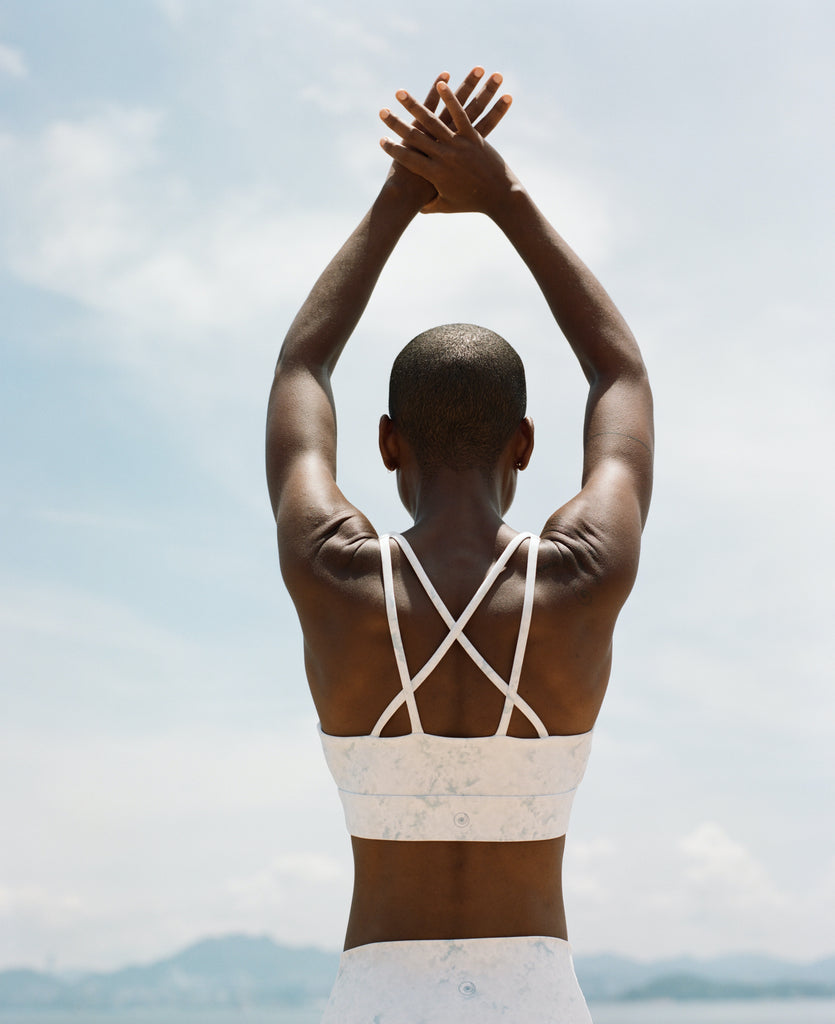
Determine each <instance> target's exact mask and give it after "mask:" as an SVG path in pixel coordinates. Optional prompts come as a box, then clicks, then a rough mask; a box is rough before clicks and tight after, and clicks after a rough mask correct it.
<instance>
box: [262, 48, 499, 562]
mask: <svg viewBox="0 0 835 1024" xmlns="http://www.w3.org/2000/svg"><path fill="white" fill-rule="evenodd" d="M483 73H484V72H483V69H481V68H475V69H473V71H472V72H470V74H469V75H468V76H467V78H465V79H464V82H463V83H462V84H461V86H460V87H459V89H458V90H457V93H456V95H457V96H458V97H459V98H460V99H461V101H462V102H466V100H467V98H468V97H469V96H470V94H471V93H472V92H473V90H474V89H475V86H476V85H477V84H478V82H479V80H480V79H481V77H482V75H483ZM448 77H449V76H448V75H446V74H444V75H440V76H438V79H436V82H435V83H434V84H433V86H432V89H431V91H430V94H429V97H428V98H427V104H431V105H432V106H433V107H434V105H435V104H437V101H438V93H437V89H436V86H437V83H438V82H439V81H445V80H446V79H447V78H448ZM500 84H501V76H499V75H494V76H491V78H490V79H489V80H488V81H487V82H486V83H485V85H484V86H483V88H482V89H481V90H480V91H479V93H478V95H477V96H476V97H475V98H474V99H473V100H472V102H471V103H470V104H469V105H468V107H467V110H466V113H467V116H468V118H469V119H470V121H471V122H472V123H475V120H476V118H478V117H479V116H480V115H481V114H482V113H483V112H484V110H485V109H486V107H487V106H488V105H489V103H490V101H491V100H492V99H493V97H494V96H495V94H496V92H497V90H498V87H499V85H500ZM507 105H508V104H507V103H503V102H502V101H500V102H499V103H497V104H496V105H495V106H494V107H493V108H492V109H491V110H490V111H489V112H488V113H487V114H486V115H485V116H484V118H483V119H482V120H481V121H480V123H479V125H478V127H479V129H480V130H481V131H483V132H484V134H487V132H489V131H490V130H492V128H494V127H495V125H496V124H498V122H499V121H500V120H501V117H502V115H503V114H504V112H505V110H506V109H507ZM434 197H435V190H434V187H433V186H432V185H430V184H429V183H428V182H427V181H426V180H425V179H423V178H422V177H420V176H419V175H417V174H414V173H412V172H410V171H407V170H406V169H405V168H402V167H399V166H398V165H397V164H394V165H393V166H392V170H391V172H390V174H389V176H388V178H387V179H386V181H385V183H384V184H383V187H382V189H381V190H380V193H379V195H378V196H377V198H376V199H375V201H374V203H373V205H372V206H371V209H370V210H369V211H368V213H367V214H366V215H365V217H363V219H362V221H361V222H360V223H359V225H358V226H357V228H356V229H355V230H354V231H353V233H352V234H351V236H350V237H349V238H348V240H347V241H346V242H345V244H344V245H343V246H342V248H341V249H340V250H339V252H338V253H337V254H336V256H334V258H333V259H332V260H331V262H330V263H329V264H328V266H327V267H326V269H325V271H324V272H323V273H322V275H321V277H320V278H319V280H318V281H317V282H316V284H315V285H314V286H313V290H312V291H311V292H310V294H309V295H308V297H307V299H306V300H305V302H304V304H303V305H302V308H301V309H300V310H299V312H298V314H297V316H296V318H295V320H294V321H293V323H292V324H291V326H290V330H289V331H288V332H287V336H286V338H285V340H284V344H283V345H282V347H281V352H280V354H279V357H278V364H277V366H276V370H275V377H274V379H273V385H272V389H271V391H270V399H269V405H268V410H267V453H266V454H267V484H268V487H269V492H270V501H271V503H272V508H273V514H274V515H275V519H276V523H277V526H278V543H279V552H280V554H281V559H282V567H283V568H284V569H285V570H286V569H289V568H290V567H291V566H292V565H293V564H294V563H295V564H296V565H297V566H301V565H303V564H308V565H309V563H310V561H311V560H312V558H314V557H315V555H316V552H317V551H318V550H319V549H320V548H321V545H322V544H323V543H324V542H325V541H326V540H327V539H328V538H329V537H332V536H333V535H334V533H335V532H337V531H338V530H340V528H344V526H345V525H346V524H347V523H349V522H350V521H353V522H354V524H355V526H356V529H355V530H354V531H352V532H354V533H356V534H357V535H358V536H361V535H365V536H368V535H369V533H370V534H371V535H373V530H372V528H371V526H370V524H369V523H368V521H367V520H366V519H365V517H364V516H362V514H361V513H360V512H359V511H358V510H357V509H356V508H354V506H353V505H351V503H350V502H349V501H348V500H347V499H346V498H345V496H344V495H343V494H342V492H341V491H340V490H339V488H338V487H337V484H336V411H335V406H334V400H333V391H332V389H331V375H332V374H333V371H334V368H335V367H336V363H337V360H338V359H339V356H340V355H341V353H342V350H343V348H344V347H345V344H346V342H347V341H348V339H349V338H350V336H351V334H352V332H353V330H354V328H355V327H356V325H357V323H358V322H359V319H360V317H361V316H362V314H363V312H364V310H365V307H366V306H367V304H368V301H369V299H370V298H371V294H372V292H373V290H374V287H375V285H376V283H377V280H378V278H379V276H380V273H381V271H382V269H383V267H384V266H385V264H386V261H387V260H388V258H389V256H390V255H391V253H392V251H393V250H394V247H395V246H396V245H397V242H398V241H399V239H400V237H401V235H402V234H403V232H404V231H405V230H406V228H407V227H408V225H409V224H410V222H411V221H412V219H413V218H414V217H415V215H416V214H417V213H418V212H419V211H420V210H421V209H422V208H423V207H424V206H425V205H426V204H428V203H430V202H431V201H432V200H433V198H434ZM286 575H287V573H286V571H285V576H286Z"/></svg>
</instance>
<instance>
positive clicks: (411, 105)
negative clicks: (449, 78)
mask: <svg viewBox="0 0 835 1024" xmlns="http://www.w3.org/2000/svg"><path fill="white" fill-rule="evenodd" d="M437 88H438V91H439V92H440V90H441V89H444V90H446V93H448V94H449V95H452V90H451V89H450V88H449V86H448V85H447V84H446V82H438V86H437ZM446 93H445V94H446ZM445 94H442V95H445ZM395 96H396V97H397V100H398V102H400V103H402V104H403V106H404V107H405V108H406V110H408V112H409V113H410V114H411V115H412V117H413V118H414V119H415V121H416V122H417V126H418V127H422V128H425V129H426V131H427V132H428V133H429V134H430V135H431V136H432V137H433V138H435V139H439V140H440V139H451V138H452V136H453V135H454V134H455V133H454V132H451V131H450V130H449V128H447V126H446V125H445V124H444V123H443V122H442V121H441V120H440V118H437V117H436V116H435V115H434V114H433V113H432V111H431V110H427V109H426V107H424V106H422V105H421V104H420V103H418V102H417V100H416V99H414V98H413V97H412V96H410V95H409V93H407V92H406V90H405V89H399V90H398V91H397V92H396V93H395Z"/></svg>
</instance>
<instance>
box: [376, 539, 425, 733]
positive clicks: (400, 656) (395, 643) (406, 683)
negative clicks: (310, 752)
mask: <svg viewBox="0 0 835 1024" xmlns="http://www.w3.org/2000/svg"><path fill="white" fill-rule="evenodd" d="M380 560H381V561H382V563H383V591H384V593H385V597H386V617H387V619H388V624H389V632H390V633H391V646H392V647H393V648H394V658H395V661H396V662H397V671H398V672H399V673H400V685H401V686H402V687H403V689H402V691H401V693H400V694H398V698H400V697H401V696H402V698H403V699H404V700H405V701H406V707H407V708H408V709H409V724H410V725H411V727H412V732H423V726H422V725H421V722H420V715H419V714H418V709H417V704H416V703H415V684H414V681H413V680H412V677H411V676H410V675H409V666H408V665H407V664H406V652H405V651H404V650H403V639H402V637H401V636H400V621H399V619H398V618H397V602H396V601H395V598H394V576H393V575H392V571H391V535H390V534H388V533H384V534H383V535H382V536H381V537H380ZM402 703H403V700H400V701H399V703H398V704H397V706H396V707H395V708H393V709H392V711H391V713H390V714H389V713H388V711H389V708H391V704H389V707H388V708H386V710H385V711H384V712H383V713H382V715H380V718H379V719H378V721H377V724H376V725H375V726H374V728H373V729H372V730H371V735H372V736H379V735H380V732H381V730H382V728H383V726H384V725H385V724H386V722H387V721H388V720H389V718H391V716H392V715H393V714H394V712H395V711H396V710H397V708H398V707H400V704H402Z"/></svg>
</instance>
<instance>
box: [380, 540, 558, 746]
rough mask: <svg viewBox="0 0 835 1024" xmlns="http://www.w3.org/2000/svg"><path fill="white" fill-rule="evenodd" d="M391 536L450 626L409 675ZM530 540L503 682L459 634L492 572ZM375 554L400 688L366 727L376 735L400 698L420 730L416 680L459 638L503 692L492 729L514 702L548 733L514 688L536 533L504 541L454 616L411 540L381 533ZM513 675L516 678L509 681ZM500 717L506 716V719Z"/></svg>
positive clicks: (533, 577) (529, 608)
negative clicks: (519, 612)
mask: <svg viewBox="0 0 835 1024" xmlns="http://www.w3.org/2000/svg"><path fill="white" fill-rule="evenodd" d="M390 540H395V541H397V543H398V545H399V546H400V548H401V549H402V551H403V553H404V555H405V556H406V558H407V560H408V561H409V564H410V565H411V566H412V568H413V569H414V571H415V575H416V576H417V578H418V580H419V581H420V583H421V585H422V586H423V588H424V590H425V591H426V593H427V596H428V597H429V599H430V600H431V602H432V604H433V605H434V606H435V609H436V610H437V612H438V614H439V615H440V616H441V618H442V619H443V621H444V622H445V623H446V625H447V626H448V627H449V633H448V634H447V635H446V637H444V639H443V640H442V641H441V643H440V644H439V646H438V647H437V649H436V650H435V653H434V654H433V655H432V656H431V657H430V659H429V660H428V661H427V662H426V664H425V665H424V666H423V668H422V669H421V670H420V671H419V672H418V673H417V674H416V675H415V676H410V675H409V670H408V666H407V663H406V655H405V651H404V649H403V641H402V637H401V634H400V624H399V621H398V617H397V604H396V602H395V599H394V581H393V577H392V568H391V548H390V546H389V541H390ZM525 540H530V541H531V549H530V550H529V552H528V568H527V575H526V583H525V598H524V602H523V607H522V621H521V623H520V627H519V636H518V637H517V642H516V651H515V654H514V659H513V668H512V671H511V681H510V683H507V682H505V681H504V679H502V677H501V676H500V675H499V674H498V672H496V670H495V669H494V668H493V667H492V665H490V664H489V663H488V662H487V661H486V659H485V658H484V657H483V656H482V655H481V654H480V653H479V652H478V650H477V649H476V648H475V647H474V646H473V644H472V643H471V642H470V640H469V639H468V637H467V636H466V635H465V634H464V627H465V626H466V625H467V623H468V622H469V620H470V619H471V618H472V616H473V613H474V612H475V611H476V609H477V608H478V606H479V605H480V604H481V602H482V600H483V599H484V597H485V595H486V594H487V592H488V591H489V590H490V588H491V587H492V586H493V584H494V583H495V581H496V579H497V577H498V576H499V574H500V573H501V571H502V569H504V567H505V565H507V563H508V561H509V559H510V557H511V555H512V554H513V552H514V551H515V550H516V549H517V548H518V547H519V545H520V544H521V543H522V542H523V541H525ZM380 542H381V544H380V557H381V561H382V568H383V587H384V591H385V597H386V615H387V617H388V623H389V631H390V632H391V639H392V646H393V648H394V655H395V659H396V661H397V668H398V672H399V674H400V683H401V691H400V693H398V694H396V695H395V696H394V697H393V698H392V700H391V701H390V702H389V705H388V707H387V708H386V709H385V710H384V711H383V713H382V715H380V718H379V719H378V720H377V723H376V725H375V726H374V728H373V729H372V731H371V735H372V736H379V735H380V734H381V732H382V730H383V728H384V727H385V725H386V723H387V722H388V721H389V720H390V719H391V717H392V715H394V713H395V712H396V711H397V710H398V709H399V708H400V707H401V706H402V705H403V704H404V703H405V704H406V705H407V708H408V710H409V721H410V723H411V727H412V731H413V732H423V727H422V726H421V723H420V716H419V714H418V710H417V704H416V703H415V690H416V689H417V688H418V686H420V684H421V683H422V682H423V681H424V680H425V679H426V678H427V676H429V675H430V673H431V672H432V671H433V670H434V669H435V667H436V666H437V665H438V663H439V662H440V661H441V659H442V658H443V657H444V655H445V654H446V652H447V651H448V650H449V649H450V647H451V646H452V645H453V644H454V643H456V642H458V643H460V644H461V646H462V647H463V648H464V650H465V651H466V652H467V654H468V655H469V656H470V658H472V660H473V661H474V662H475V664H476V665H478V667H479V668H480V669H481V671H482V672H483V673H484V674H485V675H486V676H487V678H488V679H489V680H490V681H491V682H492V683H493V684H494V685H495V686H496V687H498V689H500V690H501V691H502V693H504V695H505V707H504V710H503V712H502V718H501V721H500V723H499V729H498V730H497V732H499V733H501V732H506V731H507V727H508V724H509V722H510V716H511V714H512V713H513V708H514V707H518V708H519V710H520V711H521V712H522V714H524V715H525V717H526V718H527V719H528V721H529V722H530V723H531V725H533V727H534V728H535V729H536V731H537V734H538V735H539V736H540V737H545V736H547V735H548V730H547V729H546V728H545V725H544V724H543V722H542V720H541V719H540V717H539V716H538V715H537V714H536V712H535V711H534V710H533V709H532V708H531V707H530V705H529V704H528V703H527V701H525V700H524V699H523V698H522V697H520V696H519V694H518V693H517V692H516V689H517V687H518V685H519V676H520V675H521V671H522V661H523V659H524V653H525V645H526V643H527V637H528V628H529V626H530V618H531V612H532V609H533V589H534V587H533V585H534V583H535V581H536V553H537V550H538V546H539V538H538V537H536V536H535V535H534V534H531V533H518V534H516V536H515V537H513V539H512V540H511V541H510V542H509V543H508V545H507V546H506V547H505V549H504V551H502V553H501V555H499V557H498V559H497V560H496V562H495V563H494V564H493V565H492V566H491V568H490V571H489V572H488V573H487V575H486V576H485V578H484V580H482V583H481V585H480V586H479V588H478V590H477V591H476V592H475V594H474V595H473V597H472V599H471V600H470V602H469V604H468V605H467V607H466V608H465V609H464V611H463V612H462V613H461V615H460V616H459V617H458V619H455V618H454V617H453V616H452V614H451V613H450V611H449V609H448V608H447V606H446V605H445V604H444V602H443V600H442V599H441V597H440V595H439V594H438V592H437V590H436V589H435V587H434V585H433V584H432V581H431V580H430V579H429V577H428V576H427V575H426V571H425V570H424V568H423V566H422V565H421V564H420V562H419V561H418V558H417V555H416V554H415V553H414V551H413V550H412V546H411V544H409V542H408V541H407V540H406V538H405V537H402V536H401V535H400V534H391V535H389V534H385V535H383V536H382V537H381V538H380ZM514 679H515V682H514ZM505 718H506V719H507V721H505Z"/></svg>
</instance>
